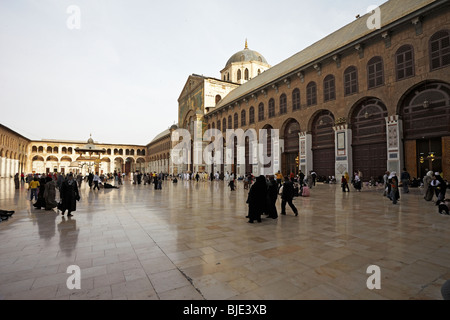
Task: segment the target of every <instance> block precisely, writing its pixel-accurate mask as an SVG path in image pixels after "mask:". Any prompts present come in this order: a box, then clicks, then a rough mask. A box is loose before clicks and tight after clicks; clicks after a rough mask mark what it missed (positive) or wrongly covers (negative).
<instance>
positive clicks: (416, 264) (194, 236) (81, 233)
mask: <svg viewBox="0 0 450 320" xmlns="http://www.w3.org/2000/svg"><path fill="white" fill-rule="evenodd" d="M353 191H354V190H352V192H350V193H345V194H343V193H342V192H341V190H340V189H339V187H338V186H336V185H323V184H322V185H317V186H316V187H315V188H313V189H312V191H311V197H310V198H296V199H295V201H294V203H295V205H296V206H297V207H298V208H299V211H300V213H299V216H298V217H295V216H294V215H293V213H292V211H290V209H289V208H288V215H287V216H281V217H280V218H279V219H278V220H272V219H263V222H262V223H260V224H258V223H255V224H249V223H247V219H245V216H246V214H247V205H246V203H245V201H246V195H247V191H246V190H244V189H243V186H242V184H241V183H239V184H238V188H237V190H236V191H234V192H231V191H230V190H229V188H226V187H225V184H224V183H223V182H213V183H210V182H200V183H195V182H183V181H180V182H179V183H178V184H172V183H170V182H165V183H164V185H163V189H162V190H153V187H152V186H148V185H147V186H144V185H143V184H142V185H132V184H130V183H129V182H126V183H125V185H123V186H121V188H120V189H118V190H116V189H107V190H105V189H102V190H100V191H91V190H89V188H86V185H85V184H83V186H82V187H81V195H82V196H81V201H80V202H79V203H78V207H77V211H76V212H75V213H74V216H73V217H72V218H67V216H66V217H63V216H61V215H60V214H58V213H57V212H54V211H44V210H36V209H35V208H34V207H33V206H32V205H31V203H30V201H28V200H27V199H26V190H25V189H24V188H21V189H19V190H15V189H14V183H13V181H12V179H1V180H0V204H1V205H0V209H6V210H15V211H16V213H15V214H14V216H13V218H11V219H10V220H8V221H6V222H2V223H0V243H1V245H0V299H3V300H11V299H28V300H37V299H46V300H49V299H62V300H69V299H82V300H91V299H102V300H110V299H119V300H126V299H138V300H143V299H155V300H157V299H160V300H310V299H314V300H378V299H384V300H410V299H414V300H423V299H425V300H442V296H441V291H440V289H441V286H442V284H443V283H444V282H445V281H446V280H447V279H450V232H449V230H450V216H442V215H440V214H438V209H437V207H436V206H434V204H433V203H428V202H426V201H424V200H423V196H422V195H421V190H418V189H416V190H412V191H411V192H410V193H409V194H402V195H401V199H400V202H399V203H398V204H397V205H393V204H392V203H391V202H390V201H389V200H388V199H386V198H384V197H383V196H382V191H381V190H376V189H369V188H364V189H363V192H361V193H357V192H353ZM277 207H278V209H280V201H278V203H277ZM73 265H75V266H78V267H79V268H80V269H79V270H80V274H79V275H80V280H81V287H80V289H69V288H68V285H67V284H68V282H69V277H71V276H72V273H67V269H68V267H69V266H73ZM371 265H375V266H378V267H379V270H380V273H379V275H380V278H379V280H380V284H381V289H373V290H370V289H368V286H367V283H368V279H369V278H370V277H371V276H372V273H370V272H369V273H368V272H367V271H368V270H367V269H368V267H369V266H371Z"/></svg>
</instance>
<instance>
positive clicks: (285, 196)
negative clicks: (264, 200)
mask: <svg viewBox="0 0 450 320" xmlns="http://www.w3.org/2000/svg"><path fill="white" fill-rule="evenodd" d="M293 199H294V184H293V183H292V181H290V179H289V177H285V178H284V184H283V192H282V194H281V200H282V201H281V214H282V215H284V216H285V215H286V203H287V204H289V206H290V207H291V209H292V211H294V213H295V216H296V217H297V216H298V210H297V208H296V207H295V206H294V204H293V203H292V200H293Z"/></svg>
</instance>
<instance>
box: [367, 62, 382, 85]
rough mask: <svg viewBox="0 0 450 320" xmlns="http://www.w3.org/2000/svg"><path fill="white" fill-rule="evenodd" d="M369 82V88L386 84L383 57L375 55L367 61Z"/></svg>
mask: <svg viewBox="0 0 450 320" xmlns="http://www.w3.org/2000/svg"><path fill="white" fill-rule="evenodd" d="M367 83H368V88H369V89H372V88H376V87H379V86H382V85H383V84H384V68H383V59H382V58H381V57H373V58H372V59H370V60H369V62H368V63H367Z"/></svg>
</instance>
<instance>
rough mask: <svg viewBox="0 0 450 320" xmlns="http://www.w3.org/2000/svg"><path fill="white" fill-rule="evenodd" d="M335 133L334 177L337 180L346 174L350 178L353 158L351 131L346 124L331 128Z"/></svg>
mask: <svg viewBox="0 0 450 320" xmlns="http://www.w3.org/2000/svg"><path fill="white" fill-rule="evenodd" d="M333 129H334V133H335V139H334V140H335V152H336V154H335V157H336V166H335V177H336V179H338V178H339V177H341V176H343V175H344V174H345V173H346V172H348V174H349V176H350V177H351V176H352V172H353V156H352V148H351V145H352V130H351V129H349V128H348V124H342V125H337V126H335V127H333Z"/></svg>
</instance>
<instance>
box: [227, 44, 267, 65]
mask: <svg viewBox="0 0 450 320" xmlns="http://www.w3.org/2000/svg"><path fill="white" fill-rule="evenodd" d="M250 61H259V62H262V63H265V64H268V63H267V60H266V58H264V57H263V56H262V54H260V53H259V52H256V51H254V50H250V49H249V48H248V46H247V41H246V42H245V49H244V50H242V51H239V52H236V53H235V54H233V55H232V56H231V58H230V59H229V60H228V61H227V64H226V66H225V67H228V66H229V65H230V64H232V63H234V62H250Z"/></svg>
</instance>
